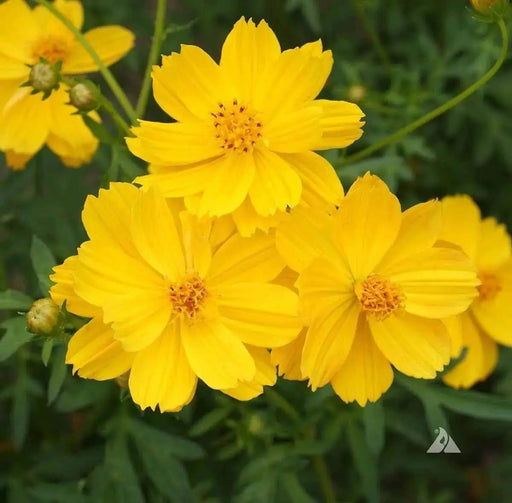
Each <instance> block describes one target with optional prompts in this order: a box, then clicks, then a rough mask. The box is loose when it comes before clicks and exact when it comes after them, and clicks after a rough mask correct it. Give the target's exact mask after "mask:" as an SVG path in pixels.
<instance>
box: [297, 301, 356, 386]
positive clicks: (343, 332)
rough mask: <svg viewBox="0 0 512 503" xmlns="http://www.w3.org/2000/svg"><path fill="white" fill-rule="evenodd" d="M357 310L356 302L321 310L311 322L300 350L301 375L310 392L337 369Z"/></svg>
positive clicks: (353, 328)
mask: <svg viewBox="0 0 512 503" xmlns="http://www.w3.org/2000/svg"><path fill="white" fill-rule="evenodd" d="M359 313H360V308H359V304H358V303H357V302H356V300H355V299H349V300H347V301H346V302H343V303H342V304H340V305H338V306H336V307H335V308H332V309H324V310H323V311H321V312H319V313H318V314H316V315H315V316H314V317H312V319H311V323H310V326H309V329H308V332H307V334H306V341H305V343H304V349H303V350H302V362H301V372H302V374H303V375H304V376H307V377H309V384H310V385H311V388H312V390H313V391H315V390H316V388H319V387H322V386H324V385H326V384H327V383H328V382H329V381H330V380H331V379H332V378H333V376H334V375H335V374H336V373H337V372H338V371H339V370H340V368H341V366H342V365H343V362H344V361H345V360H346V358H347V355H348V354H349V352H350V348H351V346H352V343H353V341H354V336H357V335H356V328H357V324H358V319H359Z"/></svg>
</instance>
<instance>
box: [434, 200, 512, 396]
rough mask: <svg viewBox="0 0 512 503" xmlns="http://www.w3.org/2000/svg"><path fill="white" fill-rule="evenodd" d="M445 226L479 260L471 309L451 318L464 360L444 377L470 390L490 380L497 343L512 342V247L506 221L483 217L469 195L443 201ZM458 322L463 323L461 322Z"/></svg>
mask: <svg viewBox="0 0 512 503" xmlns="http://www.w3.org/2000/svg"><path fill="white" fill-rule="evenodd" d="M442 204H443V213H444V225H443V232H442V234H441V237H442V238H443V239H447V240H448V239H449V240H450V241H452V242H453V243H456V244H457V245H459V246H460V247H461V248H462V249H463V250H464V252H465V253H466V254H467V255H468V256H469V257H470V258H471V260H472V261H473V262H474V263H475V265H476V268H477V270H478V277H479V278H480V281H481V282H482V284H481V285H480V286H479V287H478V290H479V296H478V297H477V298H476V299H475V300H474V301H473V303H472V304H471V307H470V309H469V311H468V312H467V313H464V314H463V315H461V316H460V317H458V318H459V319H458V320H451V321H450V323H451V324H450V326H449V328H450V329H451V330H452V331H460V333H461V343H460V346H459V352H460V348H461V347H462V346H464V347H466V354H465V357H464V360H463V361H462V362H460V363H459V364H458V365H457V366H456V367H455V368H454V369H453V370H451V371H450V372H448V373H447V374H446V375H445V376H444V377H443V379H444V381H445V382H446V383H447V384H449V385H451V386H454V387H457V388H459V387H463V388H467V387H470V386H472V385H473V384H475V382H477V381H480V380H482V379H485V378H486V377H487V376H488V375H489V374H490V373H491V372H492V370H493V369H494V367H495V366H496V362H497V357H498V347H497V343H500V344H504V345H506V346H512V311H511V306H512V245H511V240H510V236H509V234H508V233H507V230H506V228H505V226H504V225H502V224H498V222H497V221H496V220H495V219H494V218H484V219H482V218H481V215H480V210H479V209H478V206H477V205H476V204H475V203H474V202H473V200H472V199H471V198H470V197H469V196H465V195H460V196H449V197H445V198H444V199H443V201H442ZM457 325H459V326H457Z"/></svg>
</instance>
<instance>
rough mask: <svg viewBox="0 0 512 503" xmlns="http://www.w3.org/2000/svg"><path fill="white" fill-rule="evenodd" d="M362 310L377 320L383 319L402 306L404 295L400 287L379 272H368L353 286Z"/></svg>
mask: <svg viewBox="0 0 512 503" xmlns="http://www.w3.org/2000/svg"><path fill="white" fill-rule="evenodd" d="M355 291H356V295H357V297H358V299H359V302H360V304H361V307H362V308H363V311H366V313H368V314H369V315H371V316H374V317H375V318H376V319H377V320H379V321H381V320H385V319H386V318H387V317H388V316H390V315H391V314H392V313H394V312H395V311H398V310H401V309H403V307H404V301H405V295H404V292H403V290H402V288H401V287H400V285H396V284H395V283H392V282H391V281H389V279H387V278H384V277H382V276H380V275H379V274H370V275H369V276H367V277H366V279H364V280H363V281H360V282H358V283H357V284H356V286H355Z"/></svg>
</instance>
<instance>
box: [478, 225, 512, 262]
mask: <svg viewBox="0 0 512 503" xmlns="http://www.w3.org/2000/svg"><path fill="white" fill-rule="evenodd" d="M511 255H512V245H511V242H510V236H509V234H508V232H507V228H506V227H505V225H503V224H499V223H498V222H497V221H496V219H495V218H485V219H484V220H482V222H481V224H480V240H479V243H478V248H477V251H476V264H477V266H478V268H479V269H480V270H482V271H488V272H491V271H495V270H496V269H498V268H499V267H501V266H502V265H503V264H504V263H505V262H506V261H507V260H508V259H509V258H510V256H511Z"/></svg>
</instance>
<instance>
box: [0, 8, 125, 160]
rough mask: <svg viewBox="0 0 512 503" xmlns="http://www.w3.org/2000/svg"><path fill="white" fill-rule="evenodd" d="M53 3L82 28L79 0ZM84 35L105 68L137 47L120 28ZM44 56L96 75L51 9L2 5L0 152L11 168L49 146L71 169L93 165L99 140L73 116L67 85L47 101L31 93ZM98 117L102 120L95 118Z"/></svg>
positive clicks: (65, 71)
mask: <svg viewBox="0 0 512 503" xmlns="http://www.w3.org/2000/svg"><path fill="white" fill-rule="evenodd" d="M54 5H55V7H56V8H57V9H59V11H60V12H62V13H63V14H65V16H66V17H67V18H68V19H70V20H71V21H72V22H73V24H74V25H75V26H76V27H77V28H81V27H82V23H83V9H82V4H81V3H80V2H79V1H76V0H55V2H54ZM85 36H86V37H87V39H88V41H89V42H90V43H91V45H92V46H93V47H94V49H95V50H96V51H97V53H98V55H99V56H100V58H101V60H102V61H103V62H104V63H105V64H106V65H111V64H113V63H115V62H116V61H117V60H119V59H120V58H121V57H122V56H124V55H125V54H126V53H127V52H128V51H129V50H130V48H131V47H132V46H133V34H132V33H131V32H130V31H128V30H127V29H125V28H123V27H121V26H103V27H101V28H93V29H92V30H90V31H88V32H87V33H86V34H85ZM40 58H44V59H45V60H47V61H48V62H50V63H52V64H53V63H57V62H58V61H62V73H63V74H67V75H73V74H80V73H88V72H93V71H97V70H98V68H97V66H96V64H95V63H94V62H93V61H92V59H91V57H90V56H89V54H88V53H87V52H86V51H85V49H84V48H83V47H82V46H81V45H80V44H79V43H78V42H77V41H76V39H75V37H74V35H73V34H72V33H71V32H70V31H69V30H68V29H67V28H66V27H65V26H64V25H63V24H62V23H61V22H60V21H59V20H58V19H57V18H55V17H54V16H53V14H51V13H50V12H49V11H48V10H47V9H45V8H44V7H42V6H37V7H35V8H34V9H31V8H30V7H29V6H28V5H27V4H26V3H25V1H24V0H6V1H5V2H3V3H1V4H0V150H2V151H4V152H5V154H6V160H7V164H8V165H10V166H11V167H13V168H14V169H22V168H23V167H24V165H25V164H26V162H27V161H28V160H29V159H30V158H31V157H32V156H33V155H34V154H35V153H36V152H38V151H39V150H40V149H41V147H42V146H43V145H44V144H46V145H48V147H49V148H50V149H51V150H52V151H53V152H54V153H55V154H57V155H58V156H59V157H60V158H61V160H62V162H63V163H64V164H65V165H67V166H69V167H78V166H80V165H81V164H83V163H85V162H88V161H89V160H90V158H91V157H92V155H93V154H94V152H95V151H96V148H97V146H98V142H97V140H96V138H95V137H94V136H93V135H92V133H91V132H90V131H89V129H88V128H87V127H86V126H85V124H84V122H83V120H82V118H81V117H80V116H77V115H71V114H73V113H74V112H75V111H76V110H75V108H74V107H72V106H70V105H68V104H67V103H68V102H69V95H68V94H67V93H66V89H67V87H66V86H64V85H61V87H60V89H59V90H58V91H54V92H52V94H51V95H50V97H49V98H48V99H46V100H43V99H42V94H41V93H39V94H35V95H31V94H30V91H31V89H30V88H29V87H21V88H20V87H19V86H20V84H22V83H23V82H26V81H27V80H28V76H29V72H30V69H29V67H28V66H27V65H34V64H36V63H38V62H39V61H40ZM93 116H94V117H95V118H97V116H96V115H95V114H93Z"/></svg>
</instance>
